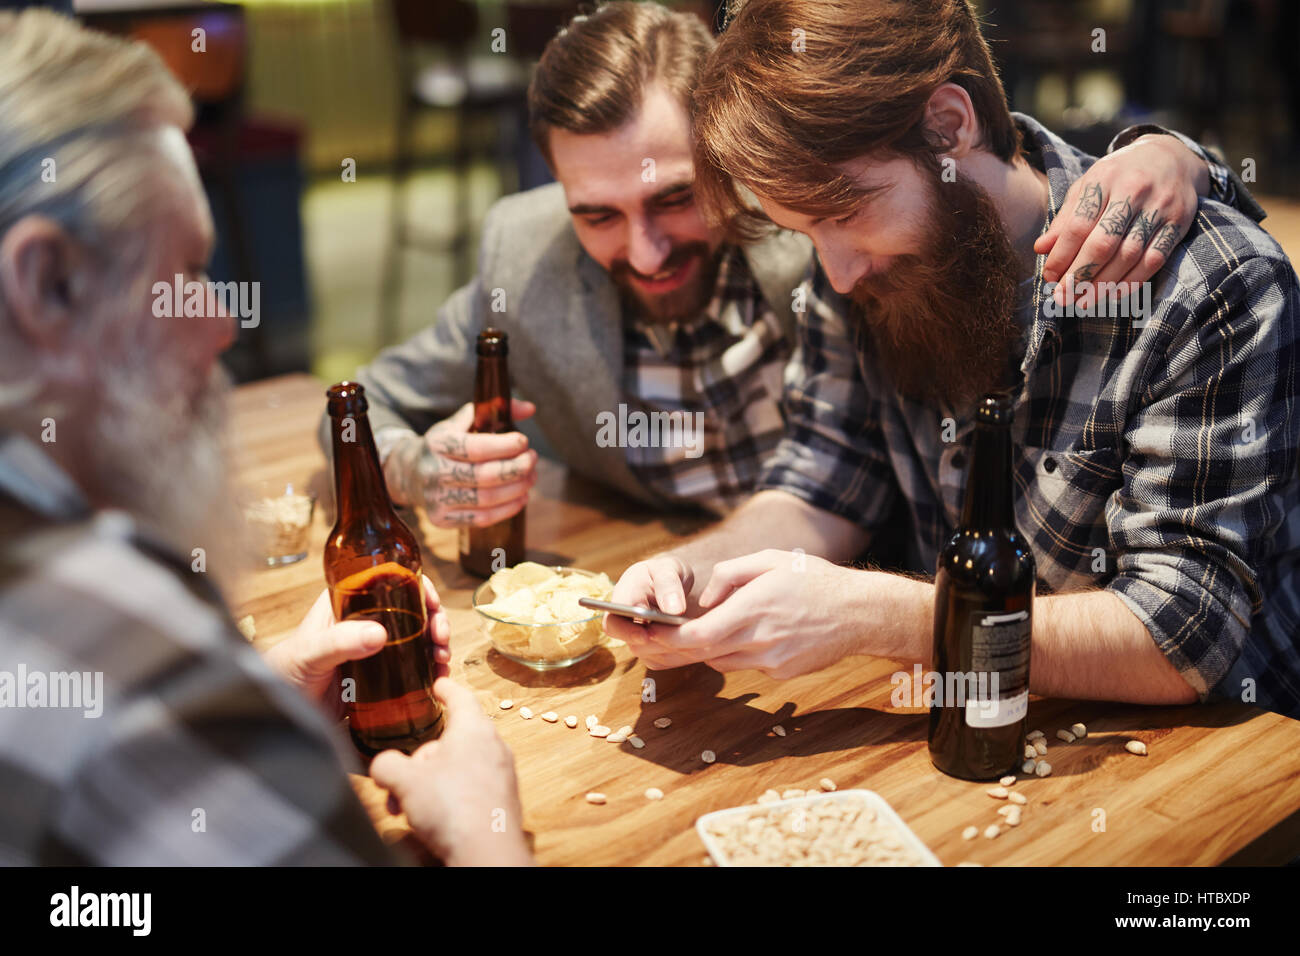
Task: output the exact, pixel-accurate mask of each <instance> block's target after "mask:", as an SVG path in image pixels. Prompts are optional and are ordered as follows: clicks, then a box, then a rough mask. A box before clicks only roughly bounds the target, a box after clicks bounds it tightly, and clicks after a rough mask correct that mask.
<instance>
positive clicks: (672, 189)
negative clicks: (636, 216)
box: [646, 179, 695, 203]
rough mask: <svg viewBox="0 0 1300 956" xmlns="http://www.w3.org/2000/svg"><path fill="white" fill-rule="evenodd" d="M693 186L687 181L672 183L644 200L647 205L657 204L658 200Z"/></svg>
mask: <svg viewBox="0 0 1300 956" xmlns="http://www.w3.org/2000/svg"><path fill="white" fill-rule="evenodd" d="M694 185H695V184H694V183H693V182H691V181H690V180H688V179H684V180H682V181H681V182H676V183H672V184H671V185H668V186H665V187H664V188H663V189H660V190H659V191H658V192H656V193H654V194H653V195H652V196H651V197H650V198H649V199H647V200H646V202H647V203H654V202H659V201H660V200H663V199H665V198H667V197H668V196H671V195H672V194H673V193H679V192H681V191H682V190H683V189H690V188H691V187H692V186H694Z"/></svg>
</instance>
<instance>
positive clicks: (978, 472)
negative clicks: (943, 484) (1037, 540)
mask: <svg viewBox="0 0 1300 956" xmlns="http://www.w3.org/2000/svg"><path fill="white" fill-rule="evenodd" d="M961 524H962V527H963V528H974V529H984V528H1015V527H1016V519H1015V508H1014V504H1013V478H1012V471H1011V429H1010V428H1008V427H1006V426H999V425H985V424H977V425H976V426H975V433H974V439H973V441H972V444H971V456H970V469H969V470H968V471H967V473H966V498H965V501H964V502H963V505H962V512H961Z"/></svg>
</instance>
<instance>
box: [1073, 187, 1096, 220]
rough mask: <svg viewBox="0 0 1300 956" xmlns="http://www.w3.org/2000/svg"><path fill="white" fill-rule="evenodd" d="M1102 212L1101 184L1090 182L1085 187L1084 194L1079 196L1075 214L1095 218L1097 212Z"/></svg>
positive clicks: (1083, 217)
mask: <svg viewBox="0 0 1300 956" xmlns="http://www.w3.org/2000/svg"><path fill="white" fill-rule="evenodd" d="M1099 212H1101V184H1100V183H1089V184H1088V185H1087V186H1085V187H1083V195H1082V196H1080V197H1079V205H1077V206H1075V207H1074V214H1075V215H1076V216H1078V217H1080V218H1081V219H1087V220H1090V221H1091V220H1093V219H1096V218H1097V213H1099Z"/></svg>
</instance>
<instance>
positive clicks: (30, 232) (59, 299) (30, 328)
mask: <svg viewBox="0 0 1300 956" xmlns="http://www.w3.org/2000/svg"><path fill="white" fill-rule="evenodd" d="M83 259H84V254H83V253H82V251H81V249H80V247H79V245H78V243H77V242H76V240H74V239H73V238H72V236H70V235H69V234H68V232H67V231H66V230H65V229H64V228H63V227H62V226H60V225H59V224H58V223H57V222H55V221H54V220H52V219H49V218H47V217H45V216H26V217H24V218H22V219H20V220H19V221H18V222H17V223H15V224H14V225H13V226H12V227H10V229H9V231H8V232H6V233H5V234H4V237H3V239H0V295H3V296H4V304H5V311H6V314H7V315H8V316H9V318H10V320H11V321H12V323H13V324H14V326H15V331H16V332H17V333H18V334H19V335H20V336H22V337H23V338H25V339H26V340H27V341H28V342H29V343H31V344H32V345H33V346H44V347H46V348H53V349H57V348H58V347H59V346H60V345H61V344H62V342H63V340H64V337H65V336H66V335H67V333H68V330H69V329H70V328H71V327H72V324H73V320H74V319H75V318H76V316H77V314H78V313H79V312H80V311H81V308H82V306H83V305H84V303H79V302H78V299H79V298H81V296H80V295H79V292H81V291H82V284H83V282H84V278H85V277H84V276H80V275H78V273H79V271H80V266H79V264H81V263H82V260H83Z"/></svg>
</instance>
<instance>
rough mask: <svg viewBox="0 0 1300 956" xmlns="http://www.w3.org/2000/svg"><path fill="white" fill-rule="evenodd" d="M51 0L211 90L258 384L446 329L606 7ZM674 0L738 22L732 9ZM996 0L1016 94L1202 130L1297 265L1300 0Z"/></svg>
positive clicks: (226, 244) (200, 96)
mask: <svg viewBox="0 0 1300 956" xmlns="http://www.w3.org/2000/svg"><path fill="white" fill-rule="evenodd" d="M0 5H4V6H23V5H32V4H24V3H23V2H21V0H19V2H14V3H0ZM35 5H45V6H52V7H55V8H61V9H64V10H68V11H69V12H75V14H76V15H77V16H79V17H81V18H82V19H83V20H84V21H86V22H88V23H90V24H92V25H94V26H96V27H98V28H100V29H104V30H108V31H113V32H118V33H125V34H130V35H133V36H136V37H138V38H140V39H142V40H144V41H145V42H148V43H150V44H151V45H153V46H154V47H155V48H156V49H157V50H158V51H159V53H161V54H162V56H163V57H164V59H165V60H166V62H167V63H168V64H169V65H170V66H171V67H172V69H173V70H174V71H175V72H176V73H177V74H178V75H179V76H180V77H181V79H182V80H183V81H184V83H185V84H186V86H187V87H188V88H190V89H191V90H192V91H193V95H194V98H195V101H196V102H197V104H198V105H199V120H198V123H197V124H196V127H195V129H194V131H193V134H192V136H191V140H192V142H193V144H194V147H195V151H196V155H197V156H198V158H199V163H200V168H201V171H202V173H203V177H204V182H205V184H206V188H207V190H208V194H209V198H210V201H211V204H212V208H213V213H214V216H215V217H216V220H217V223H218V231H219V236H220V238H219V244H218V250H217V255H216V259H215V261H214V263H213V268H212V269H211V273H210V274H211V277H212V278H213V279H214V280H216V281H227V280H236V281H240V280H242V281H251V280H256V281H260V282H261V283H262V299H261V305H262V316H263V317H262V322H261V324H260V325H259V326H258V327H257V328H255V329H242V330H241V331H240V338H239V341H238V343H237V345H236V346H235V348H233V349H232V350H231V352H230V353H229V354H228V357H227V362H228V365H229V366H230V368H231V371H232V372H233V373H234V374H235V376H236V377H237V378H239V379H240V380H245V381H247V380H252V379H256V378H262V377H266V376H270V375H275V374H279V373H283V372H288V371H298V370H309V371H312V372H314V373H315V374H316V375H318V376H319V377H320V378H323V379H326V380H338V379H340V378H344V377H347V376H349V375H350V374H351V373H352V372H353V371H354V370H355V369H356V367H357V366H358V365H359V364H362V363H364V362H366V361H368V360H369V359H370V358H371V357H372V356H373V355H374V353H375V352H376V351H377V350H378V349H379V348H381V347H382V346H384V345H386V344H388V343H391V342H395V341H399V340H401V339H404V338H405V337H407V336H409V335H410V334H412V333H414V332H415V331H416V330H418V329H420V328H422V327H423V326H425V325H427V324H428V323H430V322H432V321H433V320H434V317H435V314H436V311H437V309H438V307H439V305H440V304H441V303H442V301H443V299H444V298H445V297H446V296H447V295H448V294H449V293H450V292H451V291H452V290H453V289H454V288H456V287H457V286H458V285H460V284H461V283H463V282H465V281H466V280H467V279H468V278H469V277H470V276H471V275H472V271H473V268H474V261H475V256H476V243H477V237H478V226H479V224H480V222H481V221H482V218H483V215H484V214H485V212H486V211H487V208H488V207H489V206H490V205H491V203H492V202H493V201H494V200H495V199H496V198H497V197H499V196H501V195H503V194H506V193H509V192H513V191H515V190H517V189H521V188H529V187H532V186H536V185H540V184H542V183H544V182H547V181H549V178H550V177H549V175H548V174H547V171H546V168H545V165H544V164H543V163H542V161H541V159H540V157H539V156H538V155H537V153H536V150H535V149H534V147H533V146H532V143H531V141H530V140H529V138H528V135H527V130H526V122H525V113H524V91H525V88H526V86H527V82H528V76H529V70H530V68H531V64H532V63H534V62H535V61H536V59H537V57H538V55H539V54H540V52H541V50H542V48H543V47H544V46H545V44H546V42H547V41H548V40H549V39H550V37H551V36H553V35H554V34H555V32H556V31H557V30H558V29H559V28H560V27H561V25H562V24H564V23H565V22H567V20H568V19H569V18H570V17H571V16H572V15H573V14H574V13H575V12H577V11H578V9H579V7H580V6H583V7H590V5H591V4H590V2H588V3H585V4H578V3H572V2H567V0H523V2H514V3H507V2H488V0H483V2H477V0H248V2H244V3H239V4H226V3H211V2H201V0H191V2H183V0H59V2H51V3H44V4H35ZM668 5H669V6H673V7H677V8H682V9H687V10H691V11H693V12H695V13H697V14H698V15H699V16H700V17H702V18H703V19H704V20H705V21H706V22H708V23H710V24H711V25H713V26H714V28H715V29H717V27H718V26H719V25H720V23H721V20H722V17H721V13H720V9H719V8H720V7H722V6H723V4H722V3H715V2H711V0H687V2H671V0H670V2H669V3H668ZM978 6H979V7H980V9H981V12H982V14H983V15H984V17H985V19H986V22H987V35H988V37H989V39H990V40H991V41H992V45H993V50H994V54H995V57H996V58H997V59H998V61H999V64H1000V67H1001V69H1002V71H1003V78H1004V80H1005V83H1006V86H1007V91H1008V94H1009V96H1010V98H1011V104H1012V108H1013V109H1017V110H1021V111H1023V112H1028V113H1031V114H1033V115H1034V116H1036V117H1037V118H1038V119H1040V120H1042V121H1043V122H1045V123H1046V124H1047V125H1048V126H1049V127H1051V128H1053V129H1055V130H1056V131H1057V132H1058V133H1061V134H1062V135H1064V136H1065V137H1066V139H1068V140H1070V141H1072V142H1074V143H1075V144H1076V145H1079V146H1080V147H1082V148H1084V149H1087V150H1089V151H1091V152H1094V153H1101V152H1102V151H1104V150H1105V147H1106V143H1107V142H1108V141H1109V139H1110V137H1111V136H1112V135H1113V134H1114V133H1115V132H1117V131H1118V130H1119V129H1121V128H1123V127H1124V126H1127V125H1129V124H1132V123H1140V122H1155V123H1160V124H1162V125H1165V126H1170V127H1173V128H1175V129H1178V130H1180V131H1182V132H1185V133H1187V134H1189V135H1191V136H1193V137H1196V138H1198V139H1199V140H1201V142H1203V143H1205V144H1206V145H1209V146H1211V147H1213V148H1215V149H1216V150H1218V151H1219V152H1220V153H1221V154H1222V155H1223V156H1224V157H1225V159H1226V160H1227V162H1228V163H1229V165H1231V166H1232V167H1233V169H1234V170H1236V171H1237V173H1238V175H1240V176H1241V177H1242V178H1243V179H1244V180H1245V181H1246V183H1247V185H1248V187H1249V188H1250V189H1251V191H1252V192H1253V193H1254V194H1255V196H1256V198H1258V199H1259V200H1260V201H1261V202H1262V203H1263V204H1264V206H1265V208H1266V209H1267V211H1268V213H1269V218H1268V219H1267V220H1266V221H1265V222H1264V226H1265V228H1267V229H1269V231H1270V232H1272V233H1273V235H1274V236H1276V237H1277V238H1278V239H1279V241H1281V242H1282V244H1283V246H1284V248H1286V249H1287V250H1288V252H1289V254H1290V255H1291V256H1292V258H1293V259H1295V258H1296V257H1297V256H1300V201H1297V200H1298V199H1300V59H1298V54H1297V48H1298V47H1300V0H983V2H981V3H979V4H978ZM196 31H201V32H199V33H196ZM196 37H201V38H202V43H203V46H204V49H203V51H202V52H203V54H204V55H202V56H196V55H194V52H195V43H196Z"/></svg>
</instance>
